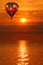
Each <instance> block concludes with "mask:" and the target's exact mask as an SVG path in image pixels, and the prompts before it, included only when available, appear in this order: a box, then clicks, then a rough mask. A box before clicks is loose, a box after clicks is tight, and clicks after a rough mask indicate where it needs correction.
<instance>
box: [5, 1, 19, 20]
mask: <svg viewBox="0 0 43 65" xmlns="http://www.w3.org/2000/svg"><path fill="white" fill-rule="evenodd" d="M18 7H19V5H18V4H17V3H15V2H8V3H7V4H6V5H5V10H6V11H7V13H8V14H9V15H10V17H11V19H12V18H13V16H14V15H15V13H16V12H17V11H18Z"/></svg>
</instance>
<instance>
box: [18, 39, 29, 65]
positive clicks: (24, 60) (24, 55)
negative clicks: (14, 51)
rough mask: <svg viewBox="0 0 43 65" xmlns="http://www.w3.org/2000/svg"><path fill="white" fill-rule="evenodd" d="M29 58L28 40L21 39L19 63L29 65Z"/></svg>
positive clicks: (19, 64)
mask: <svg viewBox="0 0 43 65" xmlns="http://www.w3.org/2000/svg"><path fill="white" fill-rule="evenodd" d="M29 59H30V58H29V54H28V50H27V47H26V41H23V40H21V41H19V48H18V60H17V61H18V63H17V65H29Z"/></svg>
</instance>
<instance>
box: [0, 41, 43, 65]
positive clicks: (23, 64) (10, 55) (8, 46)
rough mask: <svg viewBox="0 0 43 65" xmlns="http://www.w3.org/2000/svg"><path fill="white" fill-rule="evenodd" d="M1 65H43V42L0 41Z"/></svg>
mask: <svg viewBox="0 0 43 65" xmlns="http://www.w3.org/2000/svg"><path fill="white" fill-rule="evenodd" d="M0 65H43V43H40V42H38V41H36V42H30V41H29V40H17V41H14V42H11V43H10V42H8V43H6V42H4V44H3V43H1V42H0Z"/></svg>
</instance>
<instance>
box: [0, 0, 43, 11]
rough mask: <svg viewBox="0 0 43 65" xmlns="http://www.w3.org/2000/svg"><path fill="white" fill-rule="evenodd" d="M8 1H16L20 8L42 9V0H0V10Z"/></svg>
mask: <svg viewBox="0 0 43 65" xmlns="http://www.w3.org/2000/svg"><path fill="white" fill-rule="evenodd" d="M9 1H14V2H17V3H18V4H19V6H20V7H19V9H20V10H43V0H0V11H3V9H4V7H5V4H6V3H7V2H9Z"/></svg>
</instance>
